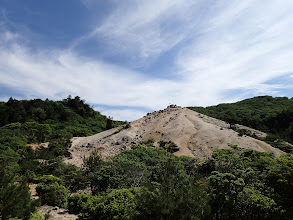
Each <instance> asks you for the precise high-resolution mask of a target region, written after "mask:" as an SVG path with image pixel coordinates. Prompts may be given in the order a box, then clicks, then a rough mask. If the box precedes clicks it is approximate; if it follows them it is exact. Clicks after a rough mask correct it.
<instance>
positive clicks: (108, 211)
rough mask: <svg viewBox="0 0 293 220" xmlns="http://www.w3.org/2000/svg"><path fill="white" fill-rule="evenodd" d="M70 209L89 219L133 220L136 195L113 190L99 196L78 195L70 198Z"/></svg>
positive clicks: (125, 191)
mask: <svg viewBox="0 0 293 220" xmlns="http://www.w3.org/2000/svg"><path fill="white" fill-rule="evenodd" d="M68 209H69V212H70V213H74V214H78V213H82V216H83V217H84V218H87V219H131V216H132V214H133V212H134V210H135V202H134V195H133V194H132V193H131V191H130V190H129V189H112V190H108V191H107V192H105V193H104V194H102V195H99V196H92V195H86V194H80V195H77V194H76V195H73V196H71V197H70V199H69V203H68Z"/></svg>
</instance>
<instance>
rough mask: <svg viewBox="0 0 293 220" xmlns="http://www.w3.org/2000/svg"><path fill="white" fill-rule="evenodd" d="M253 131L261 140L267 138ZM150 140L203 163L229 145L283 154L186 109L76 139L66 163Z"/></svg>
mask: <svg viewBox="0 0 293 220" xmlns="http://www.w3.org/2000/svg"><path fill="white" fill-rule="evenodd" d="M238 126H239V128H246V129H249V128H247V127H245V126H240V125H238ZM251 130H252V131H253V132H254V133H255V134H256V135H258V136H265V135H266V134H265V133H263V132H260V131H257V130H254V129H251ZM149 138H154V139H155V141H156V143H157V142H159V141H160V140H166V141H169V140H170V141H173V142H174V143H175V144H177V146H178V147H179V148H180V150H179V151H178V152H176V153H175V154H176V155H186V156H191V157H197V158H199V159H200V160H204V159H206V158H208V157H209V156H210V155H211V153H212V151H213V150H214V149H216V148H229V145H238V146H239V147H241V148H245V149H253V150H258V151H261V152H273V153H274V154H275V155H276V156H280V155H281V154H283V153H284V152H282V151H281V150H279V149H276V148H274V147H272V146H271V145H269V144H266V143H265V142H263V141H260V140H257V139H254V138H252V137H248V136H242V137H240V136H239V135H238V133H237V132H235V131H234V130H232V129H229V125H228V124H227V123H225V122H223V121H221V120H218V119H215V118H211V117H208V116H205V115H203V114H200V113H197V112H195V111H192V110H189V109H187V108H180V107H176V108H170V107H168V108H166V109H164V110H160V111H155V112H153V113H149V114H147V115H146V116H144V117H143V118H141V119H138V120H136V121H134V122H131V123H130V128H127V129H124V128H123V127H118V128H113V129H111V130H108V131H105V132H101V133H98V134H96V135H93V136H89V137H75V138H73V139H72V147H71V148H70V150H69V151H70V153H71V159H68V158H67V159H65V162H67V163H72V164H75V165H77V166H81V165H82V162H83V158H84V157H87V156H89V155H90V153H91V152H92V151H93V150H97V151H99V152H100V153H101V154H102V156H104V157H107V156H113V155H116V154H118V153H119V152H121V151H122V150H125V149H130V148H131V146H132V145H133V144H138V143H142V142H143V141H144V140H147V139H149Z"/></svg>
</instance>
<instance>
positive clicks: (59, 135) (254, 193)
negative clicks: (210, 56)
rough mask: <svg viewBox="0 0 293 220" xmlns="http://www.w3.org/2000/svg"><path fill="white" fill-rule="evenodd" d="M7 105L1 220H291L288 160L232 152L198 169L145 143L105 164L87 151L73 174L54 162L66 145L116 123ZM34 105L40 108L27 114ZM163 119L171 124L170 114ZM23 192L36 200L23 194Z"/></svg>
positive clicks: (83, 110) (0, 168)
mask: <svg viewBox="0 0 293 220" xmlns="http://www.w3.org/2000/svg"><path fill="white" fill-rule="evenodd" d="M9 102H10V103H9V104H7V103H8V102H7V103H1V104H0V106H1V107H0V110H1V112H2V113H3V114H4V116H3V115H1V117H2V118H1V120H4V119H5V120H6V121H4V122H2V121H1V123H3V124H1V125H2V127H1V128H0V219H3V220H9V219H11V220H12V219H14V220H19V219H24V220H27V219H30V220H44V219H45V216H42V215H40V214H39V213H38V211H37V207H39V206H42V205H49V206H51V207H56V206H57V207H60V208H67V209H68V210H69V212H70V213H72V214H75V215H76V217H77V215H78V216H79V217H80V218H81V219H85V220H86V219H88V220H90V219H106V220H108V219H109V220H110V219H117V220H118V219H128V220H129V219H131V220H132V219H133V220H136V219H146V220H147V219H155V220H156V219H158V220H165V219H166V220H167V219H186V220H187V219H188V220H189V219H202V220H214V219H216V220H220V219H221V220H225V219H227V220H229V219H239V220H242V219H245V220H246V219H252V220H253V219H268V220H269V219H285V220H287V219H288V220H289V219H292V215H293V213H292V210H293V207H292V204H293V195H292V192H293V156H292V154H283V155H281V156H279V157H275V156H274V155H273V154H272V153H266V152H258V151H255V150H251V149H243V148H241V146H239V147H237V146H235V145H231V146H230V147H228V146H227V147H226V149H214V151H213V153H212V155H211V157H209V158H208V159H205V160H204V161H199V160H198V159H196V158H192V157H188V156H176V155H175V154H174V152H179V151H178V148H177V146H176V145H175V144H174V143H173V142H172V141H170V140H169V141H168V140H165V141H164V140H161V141H159V146H156V145H155V143H154V139H151V138H149V139H147V140H144V141H143V142H142V143H140V144H139V143H137V144H133V145H132V146H131V147H130V149H129V150H124V151H122V152H121V153H119V154H116V155H115V156H111V157H108V158H107V160H104V159H103V158H102V157H101V155H100V153H99V152H98V151H93V152H92V154H91V155H90V156H89V157H87V158H85V159H84V160H83V165H82V167H77V166H74V165H73V164H67V163H64V160H63V159H64V158H65V157H70V154H69V151H68V150H69V148H70V147H71V142H70V138H71V137H73V136H75V135H76V134H86V135H88V134H93V133H95V132H97V131H99V130H105V129H107V128H110V127H112V126H113V125H114V126H115V125H117V124H121V123H122V122H112V121H110V119H107V118H106V117H105V116H101V115H100V114H99V113H98V112H95V111H94V110H93V109H91V108H90V109H88V110H87V107H86V106H87V105H85V104H84V101H82V100H80V98H79V97H77V98H74V99H72V98H70V97H69V98H68V99H66V100H62V101H58V102H53V101H49V100H46V101H41V100H31V101H17V100H14V99H10V100H9ZM35 102H37V103H39V104H38V105H35V107H31V106H32V105H34V103H35ZM71 102H72V103H75V104H72V103H71ZM28 103H29V104H28ZM69 103H71V104H69ZM40 105H43V106H40ZM36 109H38V110H36ZM48 109H51V110H48ZM62 109H63V110H62ZM42 110H43V111H44V112H45V113H44V114H43V113H40V112H42ZM185 110H187V109H185ZM11 111H12V112H11ZM188 111H189V112H192V111H190V110H188ZM36 112H39V113H40V114H39V115H38V114H37V113H36ZM49 112H51V113H52V114H51V113H49ZM161 113H162V112H161ZM165 113H166V115H165V116H169V117H168V118H167V119H168V124H169V125H166V126H170V124H171V123H173V122H174V121H175V120H173V116H176V114H177V113H176V111H175V112H174V113H175V114H174V115H172V114H171V113H170V114H168V112H165ZM192 113H194V112H192ZM157 114H159V112H157V113H154V114H153V115H148V117H146V118H144V119H142V121H145V120H150V119H151V118H152V117H154V116H156V115H157ZM196 114H197V113H196ZM170 116H172V119H171V118H170ZM177 116H178V117H179V114H177ZM181 116H182V117H187V115H185V113H184V114H182V115H181ZM181 116H180V117H181ZM155 118H156V117H155ZM167 119H166V120H167ZM170 119H171V121H169V120H170ZM209 120H212V119H209ZM215 120H216V119H215ZM150 121H151V120H150ZM224 124H225V123H224ZM190 125H191V126H193V125H192V124H190ZM130 126H132V125H131V124H126V125H124V126H123V127H121V129H124V130H127V129H129V128H130ZM162 126H164V125H162ZM83 128H86V129H84V130H83ZM117 129H118V128H117ZM117 129H113V130H109V132H110V133H111V132H112V131H116V130H117ZM137 129H142V130H143V129H144V128H142V127H137ZM225 129H227V130H229V131H230V130H231V129H229V128H228V127H227V128H225ZM119 130H120V128H119V129H118V131H119ZM219 130H220V128H219ZM141 132H142V131H141ZM174 132H175V130H174ZM181 132H184V131H181ZM233 132H234V131H233ZM120 133H122V131H120ZM154 134H158V133H153V135H154ZM112 135H113V136H114V135H115V134H112ZM160 136H161V134H160ZM163 136H164V135H163ZM173 136H174V135H173ZM150 137H151V136H150ZM41 141H49V144H48V147H47V148H46V147H43V148H42V147H41V148H32V147H30V145H29V144H31V143H36V142H41ZM84 147H85V148H86V147H87V146H84ZM199 147H200V146H199ZM32 184H35V185H36V192H37V195H38V196H39V198H38V199H33V198H31V196H30V193H29V187H28V185H32ZM54 209H55V208H54ZM57 209H58V208H57ZM48 218H49V219H50V214H49V213H47V215H46V219H48ZM52 218H53V216H51V219H52Z"/></svg>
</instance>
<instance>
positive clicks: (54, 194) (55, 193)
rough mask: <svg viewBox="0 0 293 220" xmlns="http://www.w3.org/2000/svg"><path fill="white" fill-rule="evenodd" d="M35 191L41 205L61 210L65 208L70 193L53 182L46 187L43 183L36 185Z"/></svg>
mask: <svg viewBox="0 0 293 220" xmlns="http://www.w3.org/2000/svg"><path fill="white" fill-rule="evenodd" d="M36 191H37V193H38V195H39V196H40V198H41V200H42V204H47V205H51V206H58V207H61V208H66V207H67V200H68V197H69V194H70V191H69V190H68V189H67V188H66V187H65V186H62V185H59V183H57V182H54V183H52V184H49V185H46V184H43V183H40V184H38V186H37V188H36Z"/></svg>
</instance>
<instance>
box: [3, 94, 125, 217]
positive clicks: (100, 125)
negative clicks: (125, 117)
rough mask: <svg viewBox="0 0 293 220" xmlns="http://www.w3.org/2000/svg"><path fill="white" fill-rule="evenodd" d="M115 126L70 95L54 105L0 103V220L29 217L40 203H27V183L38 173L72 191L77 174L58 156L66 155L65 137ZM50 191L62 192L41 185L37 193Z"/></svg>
mask: <svg viewBox="0 0 293 220" xmlns="http://www.w3.org/2000/svg"><path fill="white" fill-rule="evenodd" d="M119 124H122V122H116V121H112V120H111V119H110V118H107V117H105V116H103V115H101V114H100V113H99V112H97V111H94V110H93V109H92V108H91V107H90V106H89V105H88V104H86V103H84V101H83V100H81V99H80V98H79V97H75V98H74V99H72V98H71V97H70V96H69V97H68V98H67V99H64V100H62V101H57V102H55V101H50V100H45V101H42V100H40V99H35V100H29V101H27V100H21V101H18V100H15V99H13V98H10V99H9V101H8V102H0V126H1V127H0V219H9V218H10V217H19V218H23V219H28V218H29V217H30V213H31V212H33V211H34V207H35V206H36V204H38V203H39V202H38V201H31V200H30V195H29V192H28V186H27V182H28V181H29V182H33V181H36V179H37V178H38V177H40V176H42V175H51V174H53V175H56V176H62V178H63V181H64V187H68V188H69V189H75V188H76V182H77V181H80V179H78V178H79V177H80V176H81V171H80V170H79V169H78V168H77V167H74V166H72V165H66V164H63V163H62V157H64V156H70V155H69V153H68V151H67V149H68V148H69V147H70V145H71V142H70V138H71V137H73V136H87V135H92V134H95V133H97V132H101V131H104V130H106V129H109V128H111V127H112V126H117V125H119ZM46 141H49V142H50V143H49V145H48V148H37V149H36V150H34V149H32V148H31V147H29V146H28V145H27V144H31V143H41V142H46ZM80 178H81V179H82V177H80ZM48 187H49V188H48ZM50 187H51V188H52V187H53V188H54V187H55V188H54V189H55V191H58V189H60V190H61V191H62V192H61V193H63V192H66V190H64V188H62V187H63V185H60V186H59V185H58V186H57V185H52V186H50V185H48V186H47V185H46V184H45V185H43V187H42V186H40V187H39V192H40V194H47V193H46V190H50V189H51V188H50ZM44 201H47V199H45V200H44ZM60 204H62V205H63V204H66V203H64V202H62V203H60Z"/></svg>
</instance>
